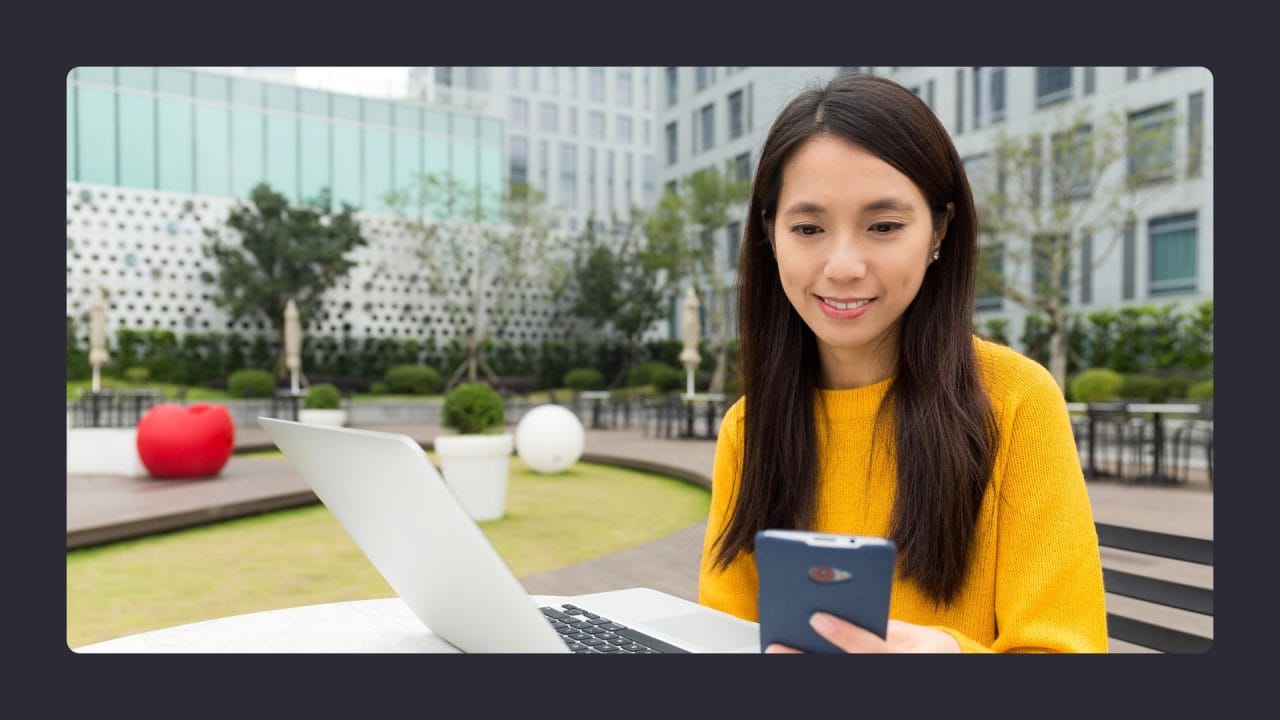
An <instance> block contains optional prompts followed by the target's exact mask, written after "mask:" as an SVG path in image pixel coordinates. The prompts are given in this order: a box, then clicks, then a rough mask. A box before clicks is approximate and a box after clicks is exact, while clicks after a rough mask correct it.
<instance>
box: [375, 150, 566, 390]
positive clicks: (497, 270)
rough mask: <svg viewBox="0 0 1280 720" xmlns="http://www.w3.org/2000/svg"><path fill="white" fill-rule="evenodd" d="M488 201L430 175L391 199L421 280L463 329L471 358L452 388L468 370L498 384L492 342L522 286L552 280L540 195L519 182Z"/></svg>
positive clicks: (473, 377)
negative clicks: (489, 354) (488, 348)
mask: <svg viewBox="0 0 1280 720" xmlns="http://www.w3.org/2000/svg"><path fill="white" fill-rule="evenodd" d="M482 200H483V198H482V194H481V192H480V190H479V189H478V188H475V187H472V186H468V185H465V184H463V183H460V182H459V181H457V180H456V179H454V178H452V177H441V176H437V175H430V174H427V175H419V176H417V178H415V180H414V182H413V183H412V184H411V185H410V186H408V187H405V188H398V189H396V190H393V191H392V192H390V193H388V195H387V199H386V202H387V205H388V206H389V207H390V208H391V209H392V210H393V211H394V212H395V213H396V215H397V217H398V220H399V224H400V227H401V228H402V229H403V230H405V231H406V232H407V233H408V234H409V235H410V236H411V237H413V238H414V239H415V240H416V241H417V243H418V257H419V258H420V259H421V260H422V273H421V274H420V275H418V276H417V279H418V280H420V281H423V282H426V284H427V287H428V288H429V289H430V291H431V293H432V294H433V295H434V296H435V297H437V298H438V299H439V300H440V301H441V303H442V305H443V307H444V311H445V313H446V314H447V315H448V316H449V318H450V320H451V322H452V324H453V326H454V327H458V328H461V330H462V342H463V344H464V345H465V347H466V351H467V354H466V359H465V360H464V361H463V362H462V363H460V364H459V365H458V367H457V368H456V369H455V370H454V371H453V372H452V374H451V375H450V377H449V378H448V380H447V381H446V383H445V387H446V389H447V388H452V387H453V386H454V385H456V384H458V382H460V380H461V378H462V375H463V374H464V373H465V374H466V378H467V381H468V382H477V381H478V380H479V378H480V373H481V372H483V373H484V375H485V376H486V378H487V379H488V380H489V381H490V382H491V383H493V384H495V385H496V384H498V382H499V381H498V377H497V373H495V372H494V371H493V369H492V368H491V367H490V366H489V363H488V362H487V361H486V360H485V357H484V351H485V344H486V341H488V340H489V339H490V338H493V337H498V336H501V334H502V333H503V331H504V330H505V329H506V326H507V323H508V321H509V320H510V319H511V316H512V315H513V314H514V312H515V310H516V306H515V303H514V302H513V301H514V299H515V298H514V292H515V290H516V289H517V288H518V287H520V286H522V285H523V286H524V287H525V289H527V290H532V289H533V287H534V286H535V285H536V284H538V283H543V284H544V286H550V285H551V283H552V280H551V279H550V275H549V273H550V272H552V270H551V263H552V258H551V250H552V240H553V238H552V222H551V219H550V218H549V216H548V213H547V211H546V209H545V207H544V205H543V201H542V196H541V194H540V193H539V192H538V191H537V190H535V189H533V188H530V187H529V186H527V185H524V184H520V183H516V184H513V185H512V186H511V187H510V188H508V191H507V194H506V196H505V197H503V198H490V200H492V202H489V203H485V202H482ZM494 208H498V209H496V210H495V209H494Z"/></svg>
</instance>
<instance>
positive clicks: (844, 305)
mask: <svg viewBox="0 0 1280 720" xmlns="http://www.w3.org/2000/svg"><path fill="white" fill-rule="evenodd" d="M818 299H819V300H821V301H822V303H823V304H824V305H826V306H827V307H829V308H831V309H833V310H842V311H848V310H857V309H858V308H860V307H862V306H864V305H866V304H867V303H869V302H871V301H872V300H874V299H875V298H863V299H856V300H837V299H836V298H829V297H822V296H821V295H819V296H818Z"/></svg>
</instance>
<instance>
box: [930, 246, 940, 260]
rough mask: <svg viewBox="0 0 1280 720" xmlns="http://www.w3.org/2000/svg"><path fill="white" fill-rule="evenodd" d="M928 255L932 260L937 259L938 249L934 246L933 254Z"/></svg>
mask: <svg viewBox="0 0 1280 720" xmlns="http://www.w3.org/2000/svg"><path fill="white" fill-rule="evenodd" d="M930 257H931V258H932V259H933V260H937V259H938V250H937V249H936V248H935V249H934V251H933V255H931V256H930Z"/></svg>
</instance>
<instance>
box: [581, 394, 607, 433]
mask: <svg viewBox="0 0 1280 720" xmlns="http://www.w3.org/2000/svg"><path fill="white" fill-rule="evenodd" d="M580 397H581V398H582V399H583V400H590V401H591V429H593V430H600V429H602V428H604V421H603V420H602V419H601V412H600V411H601V408H602V407H603V406H604V401H605V400H608V399H609V397H610V393H609V392H608V391H607V390H584V391H582V394H581V395H580Z"/></svg>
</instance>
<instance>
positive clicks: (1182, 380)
mask: <svg viewBox="0 0 1280 720" xmlns="http://www.w3.org/2000/svg"><path fill="white" fill-rule="evenodd" d="M1194 382H1195V378H1192V377H1187V376H1186V375H1170V376H1169V377H1166V378H1165V379H1164V399H1165V400H1169V399H1171V398H1185V397H1186V396H1187V391H1188V390H1190V389H1191V384H1192V383H1194Z"/></svg>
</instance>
